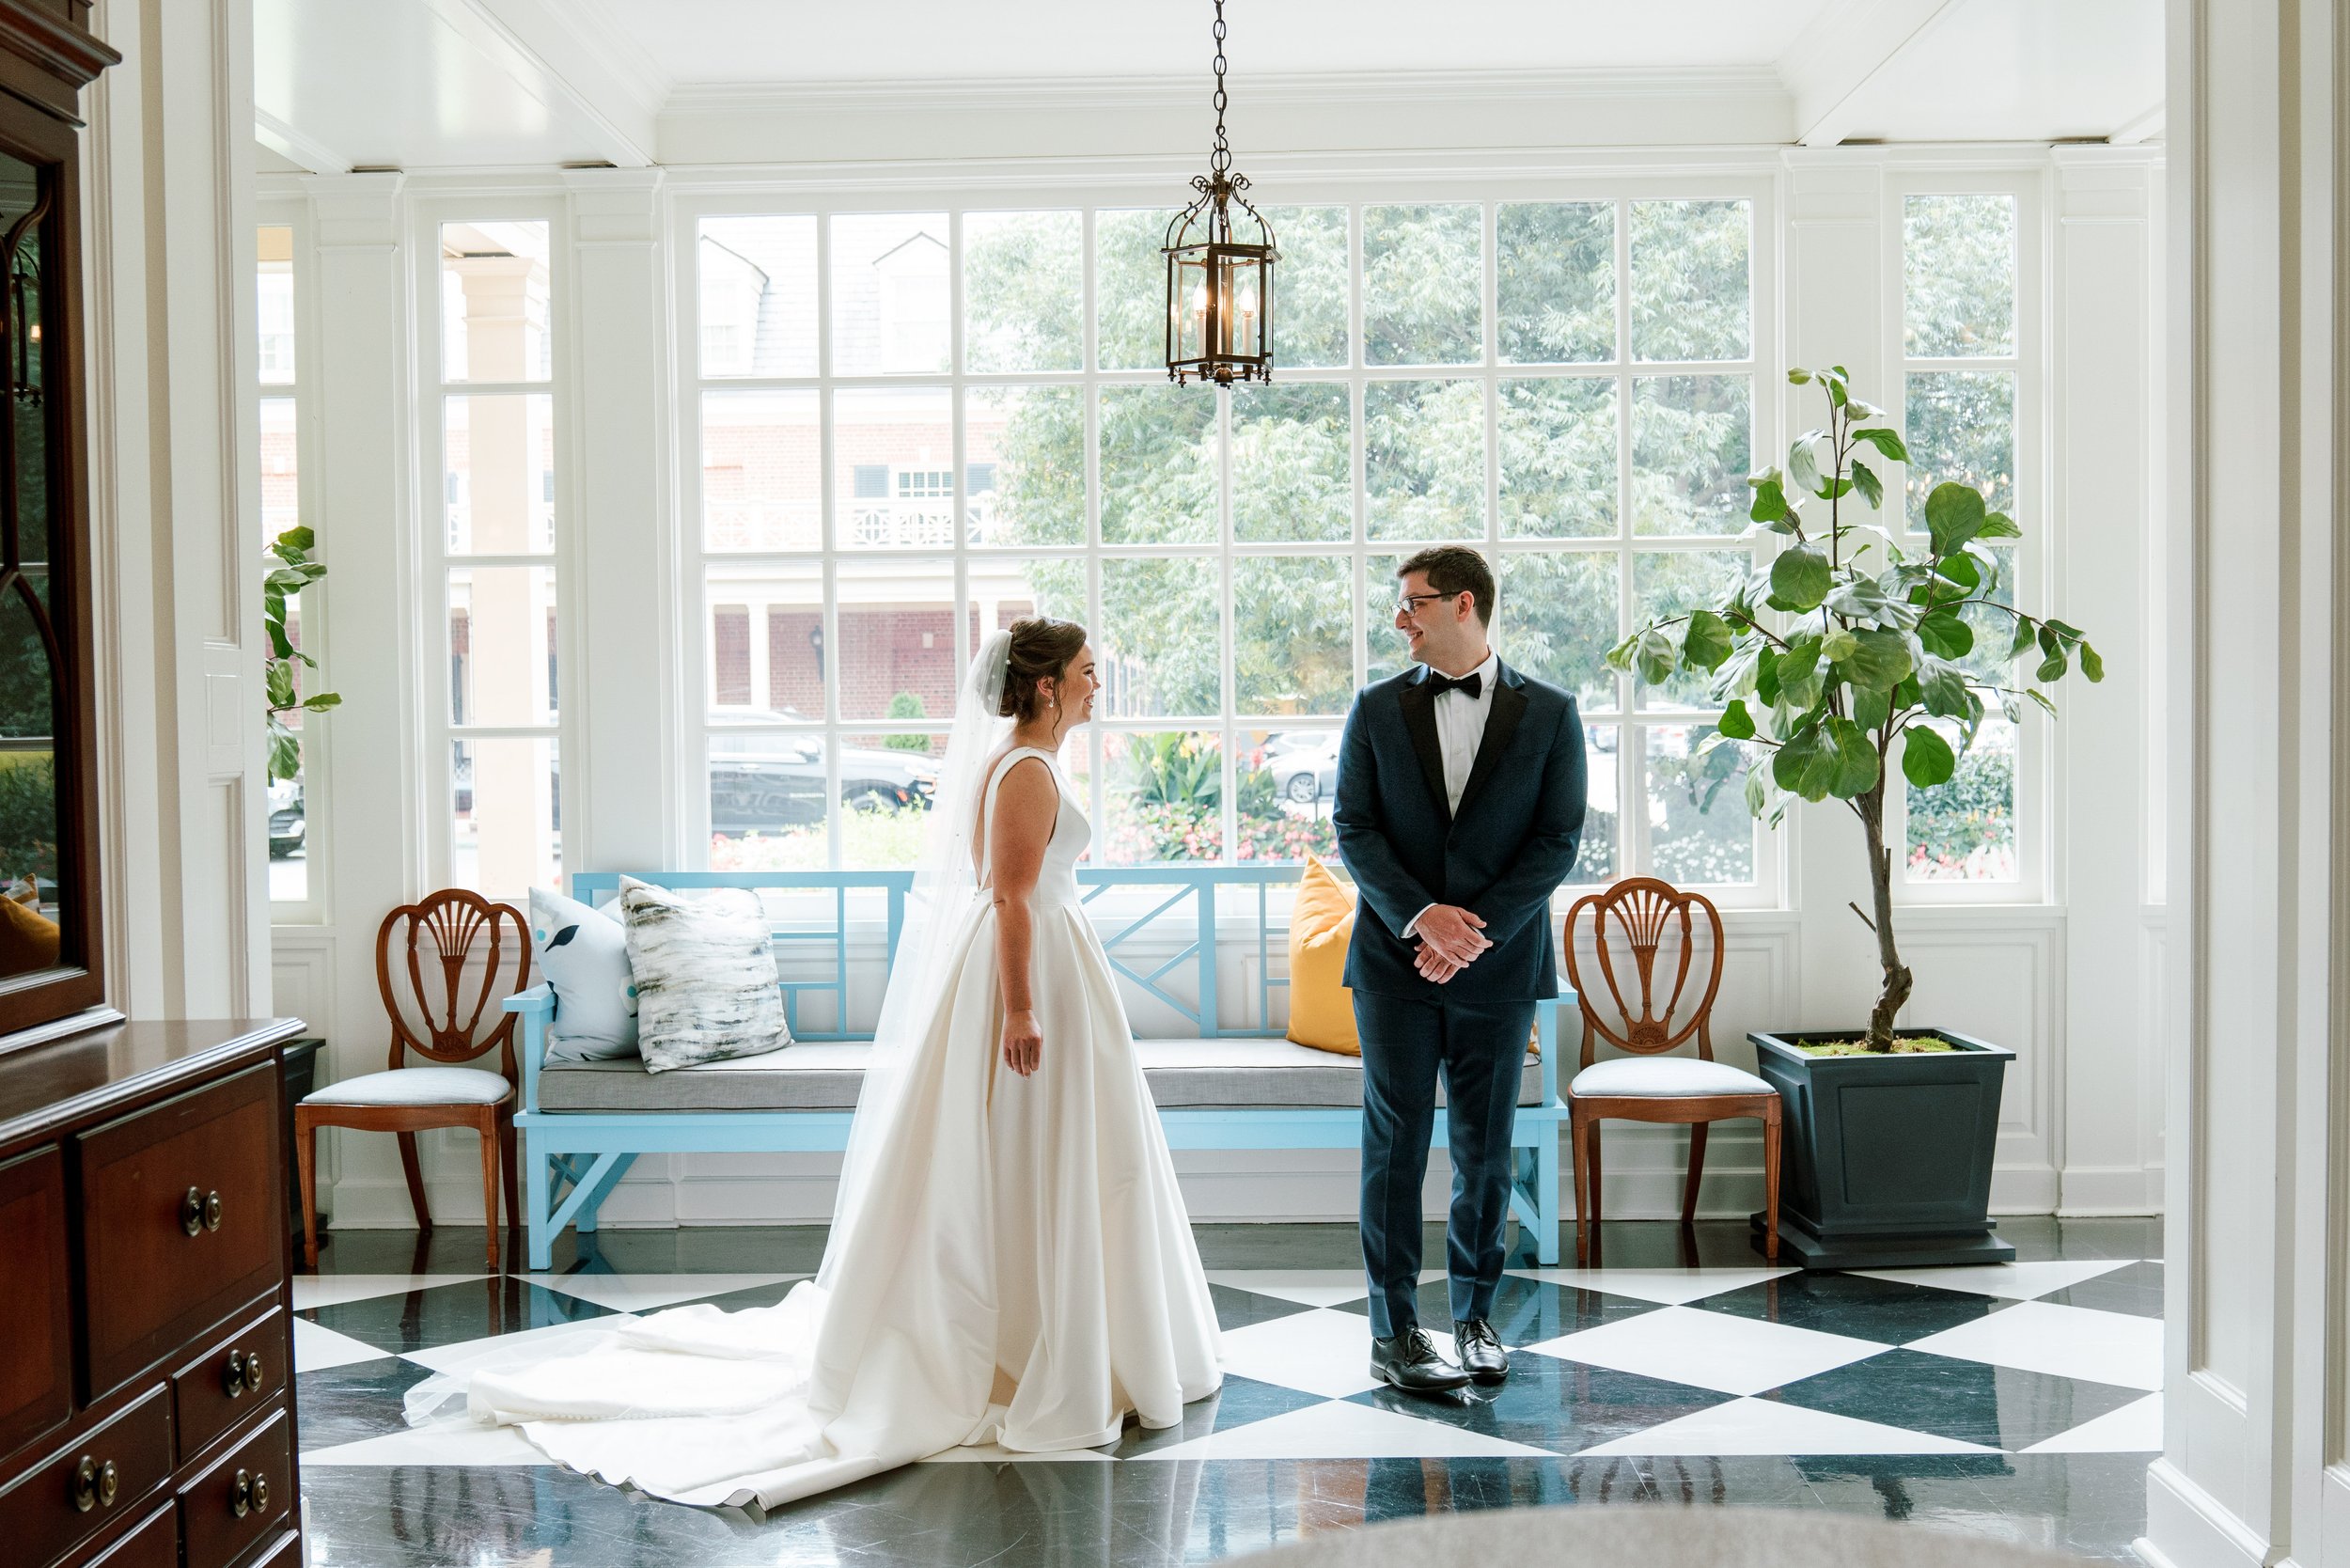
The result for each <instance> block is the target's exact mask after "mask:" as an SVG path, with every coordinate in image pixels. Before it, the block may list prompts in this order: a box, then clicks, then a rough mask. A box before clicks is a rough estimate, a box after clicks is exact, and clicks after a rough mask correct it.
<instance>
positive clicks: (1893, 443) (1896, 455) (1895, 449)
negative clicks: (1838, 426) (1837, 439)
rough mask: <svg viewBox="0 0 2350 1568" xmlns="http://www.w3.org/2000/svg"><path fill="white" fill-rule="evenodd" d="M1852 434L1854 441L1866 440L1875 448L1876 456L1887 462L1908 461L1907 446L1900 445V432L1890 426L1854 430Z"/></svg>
mask: <svg viewBox="0 0 2350 1568" xmlns="http://www.w3.org/2000/svg"><path fill="white" fill-rule="evenodd" d="M1852 436H1853V439H1854V440H1855V441H1866V442H1867V443H1868V444H1869V445H1870V446H1872V447H1875V448H1876V449H1877V456H1879V457H1881V458H1883V459H1884V460H1885V461H1886V462H1888V463H1907V462H1908V461H1909V448H1908V447H1904V446H1903V445H1902V432H1901V431H1897V430H1894V429H1893V428H1892V427H1890V426H1879V427H1878V428H1876V429H1875V430H1866V431H1853V432H1852Z"/></svg>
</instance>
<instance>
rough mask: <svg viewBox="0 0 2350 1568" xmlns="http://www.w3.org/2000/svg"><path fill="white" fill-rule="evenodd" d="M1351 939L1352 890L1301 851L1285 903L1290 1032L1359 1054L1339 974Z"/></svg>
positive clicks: (1349, 995)
mask: <svg viewBox="0 0 2350 1568" xmlns="http://www.w3.org/2000/svg"><path fill="white" fill-rule="evenodd" d="M1354 939H1355V894H1354V892H1353V890H1352V889H1350V888H1348V887H1347V886H1345V885H1343V884H1342V883H1340V881H1339V879H1338V878H1337V877H1335V876H1332V875H1331V874H1330V868H1329V867H1327V866H1324V864H1323V863H1322V862H1321V861H1319V860H1317V859H1315V858H1314V857H1313V856H1312V855H1308V856H1306V875H1305V879H1304V881H1303V882H1302V883H1301V885H1300V886H1299V887H1298V889H1297V902H1296V903H1295V904H1294V905H1293V906H1292V907H1291V909H1290V1038H1291V1039H1292V1040H1293V1041H1295V1042H1296V1043H1298V1044H1300V1045H1310V1046H1312V1047H1313V1048H1314V1049H1315V1050H1317V1051H1335V1052H1337V1053H1339V1054H1340V1056H1349V1057H1359V1056H1361V1055H1362V1054H1363V1044H1362V1041H1361V1039H1360V1037H1358V1036H1357V1035H1356V1034H1355V993H1353V992H1352V991H1349V990H1348V989H1347V988H1346V985H1345V982H1344V980H1342V979H1341V977H1342V976H1344V974H1345V973H1346V947H1347V944H1348V943H1349V942H1352V941H1353V940H1354Z"/></svg>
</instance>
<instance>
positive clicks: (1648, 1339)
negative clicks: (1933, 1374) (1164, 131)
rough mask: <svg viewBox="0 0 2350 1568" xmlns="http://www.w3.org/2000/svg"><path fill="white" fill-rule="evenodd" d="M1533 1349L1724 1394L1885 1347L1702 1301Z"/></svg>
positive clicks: (1753, 1390)
mask: <svg viewBox="0 0 2350 1568" xmlns="http://www.w3.org/2000/svg"><path fill="white" fill-rule="evenodd" d="M1526 1348H1527V1349H1528V1350H1529V1351H1533V1352H1535V1353H1537V1354H1539V1355H1543V1356H1559V1357H1560V1358H1561V1359H1564V1360H1570V1361H1582V1362H1587V1363H1589V1364H1590V1365H1592V1366H1598V1367H1613V1368H1615V1369H1616V1370H1617V1371H1619V1372H1637V1373H1639V1374H1640V1375H1641V1376H1643V1377H1653V1378H1657V1379H1660V1380H1663V1381H1667V1382H1672V1383H1684V1384H1688V1385H1691V1386H1693V1387H1696V1388H1711V1389H1714V1390H1716V1392H1719V1393H1725V1394H1759V1393H1761V1392H1763V1390H1764V1389H1766V1388H1778V1387H1780V1386H1781V1385H1783V1384H1788V1383H1793V1382H1794V1381H1796V1380H1797V1379H1798V1378H1805V1377H1810V1376H1814V1375H1816V1374H1818V1373H1820V1372H1826V1371H1827V1370H1828V1369H1829V1368H1831V1367H1841V1366H1843V1365H1845V1364H1847V1363H1848V1362H1853V1361H1858V1360H1861V1359H1862V1358H1864V1357H1866V1356H1876V1355H1879V1354H1881V1353H1882V1352H1883V1351H1884V1349H1885V1347H1884V1346H1883V1345H1880V1344H1875V1343H1872V1342H1871V1341H1865V1340H1855V1339H1849V1338H1846V1337H1845V1336H1843V1335H1840V1334H1825V1333H1821V1332H1819V1331H1818V1330H1816V1329H1810V1328H1798V1327H1794V1326H1792V1325H1787V1324H1778V1323H1762V1322H1757V1321H1755V1320H1753V1319H1750V1318H1744V1317H1736V1316H1732V1315H1731V1314H1729V1313H1723V1312H1708V1311H1705V1310H1703V1309H1701V1308H1700V1307H1659V1308H1656V1309H1654V1310H1653V1311H1649V1312H1645V1313H1642V1314H1641V1315H1639V1316H1637V1317H1629V1318H1622V1319H1619V1320H1617V1321H1616V1322H1613V1323H1607V1324H1603V1325H1601V1326H1599V1327H1597V1328H1590V1329H1586V1330H1584V1331H1583V1332H1581V1333H1577V1334H1569V1335H1566V1336H1565V1337H1563V1338H1560V1339H1556V1340H1546V1341H1542V1342H1541V1343H1539V1344H1533V1345H1528V1346H1527V1347H1526Z"/></svg>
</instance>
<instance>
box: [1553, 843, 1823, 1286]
mask: <svg viewBox="0 0 2350 1568" xmlns="http://www.w3.org/2000/svg"><path fill="white" fill-rule="evenodd" d="M1587 909H1588V910H1590V915H1591V918H1590V926H1591V944H1592V948H1593V951H1594V956H1595V957H1596V958H1597V960H1598V963H1599V974H1600V980H1601V982H1602V984H1603V985H1604V986H1605V987H1606V996H1605V997H1604V998H1603V997H1602V996H1600V995H1599V994H1598V992H1597V990H1596V989H1595V988H1594V987H1592V986H1590V985H1589V984H1587V983H1585V981H1584V979H1583V975H1582V966H1581V963H1580V961H1579V960H1578V958H1577V956H1576V952H1575V932H1576V928H1577V927H1578V926H1579V925H1580V924H1581V923H1582V917H1583V912H1584V911H1585V910H1587ZM1699 916H1702V917H1703V928H1704V934H1705V936H1706V938H1707V943H1706V945H1707V946H1708V947H1709V948H1710V949H1711V953H1710V956H1709V958H1708V959H1707V962H1706V964H1705V968H1704V989H1703V993H1702V994H1701V995H1700V994H1698V993H1697V992H1696V991H1695V990H1694V989H1693V987H1692V984H1691V981H1692V979H1693V976H1692V972H1691V971H1692V966H1693V964H1694V961H1695V960H1696V958H1697V949H1698V946H1699V943H1698V940H1697V938H1698V935H1699V922H1698V918H1697V917H1699ZM1563 941H1564V945H1565V948H1566V960H1567V976H1568V979H1569V980H1570V982H1571V983H1572V984H1573V985H1574V986H1575V995H1576V996H1579V997H1580V998H1581V999H1582V1012H1583V1058H1582V1061H1581V1063H1580V1068H1579V1071H1577V1072H1576V1074H1575V1079H1574V1081H1573V1082H1572V1083H1570V1084H1569V1085H1568V1086H1567V1123H1568V1128H1569V1132H1570V1137H1571V1138H1572V1140H1573V1144H1574V1154H1573V1157H1574V1160H1575V1262H1576V1263H1577V1264H1578V1265H1581V1264H1587V1263H1589V1262H1590V1256H1591V1243H1592V1238H1593V1236H1594V1235H1595V1234H1596V1232H1597V1231H1598V1227H1599V1221H1600V1148H1599V1124H1600V1122H1601V1121H1604V1120H1606V1119H1607V1118H1610V1117H1612V1118H1615V1119H1617V1120H1619V1121H1661V1122H1686V1123H1687V1124H1688V1127H1689V1174H1688V1178H1687V1182H1686V1184H1685V1186H1684V1189H1683V1193H1682V1200H1681V1223H1682V1224H1683V1225H1684V1226H1686V1225H1691V1224H1694V1223H1695V1222H1696V1220H1697V1216H1698V1184H1699V1182H1700V1180H1701V1179H1702V1177H1703V1174H1704V1170H1705V1135H1706V1130H1707V1129H1708V1127H1709V1126H1711V1125H1712V1123H1714V1122H1716V1121H1729V1120H1731V1119H1733V1118H1737V1117H1746V1116H1751V1117H1756V1118H1758V1119H1760V1120H1761V1121H1762V1123H1763V1256H1765V1257H1766V1258H1770V1259H1772V1260H1774V1261H1776V1260H1777V1259H1778V1111H1779V1105H1778V1090H1774V1089H1772V1088H1771V1086H1770V1085H1769V1084H1767V1083H1764V1082H1763V1080H1762V1079H1761V1078H1759V1077H1757V1076H1756V1075H1755V1074H1751V1073H1747V1072H1742V1071H1740V1070H1739V1069H1738V1068H1735V1067H1732V1066H1731V1065H1730V1064H1729V1063H1728V1062H1721V1061H1716V1060H1715V1059H1714V1039H1713V1013H1714V998H1715V996H1716V993H1718V992H1719V991H1720V990H1721V985H1722V917H1721V914H1720V912H1719V911H1717V910H1716V908H1715V907H1714V904H1713V901H1712V900H1710V899H1708V898H1706V897H1705V896H1704V895H1703V894H1701V893H1687V892H1683V891H1682V890H1681V889H1679V888H1677V887H1675V886H1673V885H1672V884H1670V883H1669V882H1660V881H1658V880H1657V879H1656V878H1654V877H1644V876H1642V877H1627V878H1625V879H1624V880H1623V881H1622V882H1619V883H1617V884H1615V885H1614V886H1611V887H1608V888H1606V890H1605V891H1602V892H1597V893H1590V894H1587V895H1585V896H1584V897H1582V898H1580V899H1577V900H1576V901H1575V907H1574V908H1572V909H1570V910H1568V911H1567V929H1566V934H1565V937H1564V939H1563ZM1668 949H1675V950H1674V951H1671V952H1668ZM1660 953H1662V954H1666V956H1667V957H1668V959H1669V967H1670V970H1671V972H1670V974H1669V975H1667V974H1660V973H1659V966H1658V962H1657V960H1658V957H1659V955H1660ZM1627 960H1629V963H1627V962H1626V961H1627ZM1627 982H1629V985H1630V989H1631V992H1632V994H1633V995H1632V996H1630V997H1627V996H1626V986H1627ZM1693 996H1694V998H1695V1000H1694V1003H1692V1000H1691V999H1692V997H1693ZM1636 1001H1637V1010H1638V1011H1637V1013H1636V1012H1635V1011H1634V1008H1635V1003H1636ZM1609 1004H1612V1006H1610V1005H1609ZM1604 1007H1605V1008H1606V1011H1607V1012H1611V1013H1612V1014H1613V1018H1612V1021H1611V1019H1610V1018H1609V1017H1608V1016H1606V1014H1604V1013H1603V1008H1604ZM1603 1040H1605V1041H1606V1043H1608V1044H1610V1045H1612V1046H1614V1047H1615V1048H1616V1049H1617V1050H1619V1051H1622V1052H1623V1053H1624V1055H1622V1057H1617V1058H1610V1059H1608V1060H1606V1061H1599V1060H1597V1059H1596V1057H1597V1054H1598V1049H1599V1043H1600V1042H1601V1041H1603ZM1692 1041H1694V1042H1695V1043H1696V1051H1697V1054H1696V1055H1695V1056H1679V1055H1670V1054H1669V1053H1672V1052H1675V1051H1677V1050H1678V1049H1679V1048H1680V1047H1681V1046H1683V1045H1685V1044H1688V1043H1691V1042H1692Z"/></svg>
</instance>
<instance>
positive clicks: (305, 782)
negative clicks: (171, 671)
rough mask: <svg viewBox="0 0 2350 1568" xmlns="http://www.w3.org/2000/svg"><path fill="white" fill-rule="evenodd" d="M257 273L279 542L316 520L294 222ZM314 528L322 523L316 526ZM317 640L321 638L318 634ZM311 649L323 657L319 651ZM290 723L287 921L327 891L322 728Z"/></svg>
mask: <svg viewBox="0 0 2350 1568" xmlns="http://www.w3.org/2000/svg"><path fill="white" fill-rule="evenodd" d="M254 241H255V243H254V256H255V260H256V272H255V276H254V295H255V303H256V306H257V316H258V321H259V337H260V341H259V344H258V349H259V356H258V364H259V368H260V376H259V381H260V388H261V400H260V418H259V420H258V433H259V439H260V478H261V537H262V538H263V539H264V540H274V539H275V538H277V537H278V536H279V535H280V534H282V533H284V532H285V531H286V530H287V529H289V528H293V527H299V526H300V525H303V524H304V523H305V522H308V521H309V515H308V514H309V510H310V509H309V508H307V507H306V506H305V505H304V502H303V487H302V443H301V421H300V419H299V417H298V411H299V403H298V399H299V398H300V396H301V394H302V392H303V390H304V389H303V387H302V386H301V384H300V379H299V373H298V370H299V367H298V362H297V360H296V357H295V353H294V348H295V339H296V331H297V326H296V323H297V317H296V313H295V309H294V304H295V298H294V230H293V227H292V226H291V225H290V224H282V223H265V224H262V225H260V226H258V228H257V229H256V231H255V235H254ZM312 526H313V527H315V526H316V524H315V523H313V524H312ZM304 625H305V617H304V614H303V604H302V596H301V595H300V594H295V595H293V596H292V597H290V599H288V600H287V602H286V635H287V637H288V639H289V640H290V641H291V642H292V643H293V645H294V647H295V648H296V649H297V650H304V635H303V629H304ZM313 640H315V639H313ZM304 651H310V652H311V655H312V657H316V656H317V654H316V651H315V650H304ZM294 682H295V691H296V695H301V694H302V693H303V692H304V691H305V689H307V690H311V691H315V690H317V689H319V687H318V684H317V681H316V674H315V672H313V671H310V670H307V669H305V668H304V667H303V666H301V665H300V664H298V663H297V664H296V665H295V666H294ZM283 717H284V719H285V722H286V726H287V728H289V729H292V730H294V731H295V732H296V733H297V734H302V736H303V750H304V760H303V766H302V768H301V769H300V771H299V772H297V773H296V775H295V776H293V777H292V778H289V779H279V780H276V781H274V782H273V783H272V784H271V785H270V787H269V898H270V905H271V912H272V914H273V915H274V917H276V918H278V919H280V920H286V919H293V920H299V919H301V918H303V917H305V915H308V914H309V913H310V912H311V911H312V908H313V905H314V903H315V901H316V900H317V899H318V898H319V896H320V889H319V887H318V886H317V879H316V878H315V876H314V875H313V871H314V869H315V866H316V853H315V851H314V849H313V846H312V843H311V838H310V832H309V829H310V826H311V824H312V823H313V822H314V821H315V820H316V815H317V813H316V810H315V808H316V807H317V805H318V802H317V800H316V798H315V795H314V793H313V791H312V783H311V781H312V779H313V777H314V776H316V775H315V771H314V770H313V769H312V767H311V766H310V759H309V755H308V754H309V752H310V751H311V750H312V749H314V748H315V747H316V746H317V745H318V744H319V738H320V734H321V730H322V729H323V728H324V727H323V726H318V727H312V728H310V729H309V730H308V732H307V733H304V725H303V722H302V720H303V713H302V710H301V709H299V708H295V709H293V710H291V711H290V712H288V713H285V714H284V715H283Z"/></svg>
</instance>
